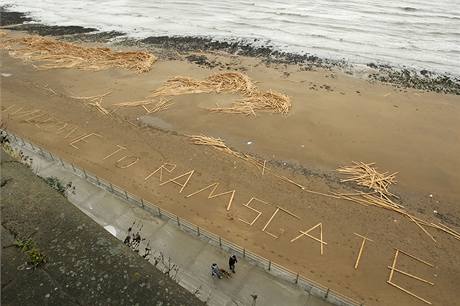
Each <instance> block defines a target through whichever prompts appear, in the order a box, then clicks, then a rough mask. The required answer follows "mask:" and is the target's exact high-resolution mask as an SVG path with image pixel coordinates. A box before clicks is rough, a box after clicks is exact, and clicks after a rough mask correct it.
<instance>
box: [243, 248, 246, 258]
mask: <svg viewBox="0 0 460 306" xmlns="http://www.w3.org/2000/svg"><path fill="white" fill-rule="evenodd" d="M243 257H246V249H243Z"/></svg>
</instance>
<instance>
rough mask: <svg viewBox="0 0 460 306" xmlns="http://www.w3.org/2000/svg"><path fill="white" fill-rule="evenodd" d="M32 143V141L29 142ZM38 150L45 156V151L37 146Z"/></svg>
mask: <svg viewBox="0 0 460 306" xmlns="http://www.w3.org/2000/svg"><path fill="white" fill-rule="evenodd" d="M30 145H32V143H31V144H30ZM38 149H39V150H40V152H41V153H42V156H43V157H45V152H43V150H42V148H38Z"/></svg>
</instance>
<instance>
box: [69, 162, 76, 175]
mask: <svg viewBox="0 0 460 306" xmlns="http://www.w3.org/2000/svg"><path fill="white" fill-rule="evenodd" d="M70 165H71V166H72V169H73V172H74V173H75V172H77V170H75V166H74V165H73V164H70Z"/></svg>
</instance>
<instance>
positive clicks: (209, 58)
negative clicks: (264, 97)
mask: <svg viewBox="0 0 460 306" xmlns="http://www.w3.org/2000/svg"><path fill="white" fill-rule="evenodd" d="M8 35H9V36H11V37H20V36H22V35H25V34H23V33H22V32H14V33H10V32H8ZM86 45H91V46H94V45H97V46H101V45H102V43H97V44H94V43H91V44H86ZM116 48H117V49H118V50H120V49H129V47H121V46H116ZM131 49H132V48H131ZM156 51H157V53H155V51H154V52H153V53H154V54H155V55H156V56H157V57H158V60H157V61H156V62H155V63H154V64H153V66H152V69H151V70H150V71H149V72H145V73H136V72H133V71H129V70H126V69H120V68H111V69H107V70H102V71H82V70H77V69H51V70H40V69H36V67H34V65H33V64H36V63H30V62H28V63H27V62H24V61H22V60H20V59H17V58H13V57H11V56H10V55H9V54H8V52H7V51H5V50H3V49H2V50H1V63H2V66H1V73H2V77H1V110H2V112H1V117H2V123H4V124H5V126H6V129H7V130H9V131H11V132H13V133H16V134H18V135H20V136H22V137H25V138H27V139H29V140H31V141H32V142H34V143H37V144H39V145H41V146H43V147H45V148H46V149H47V150H49V151H51V152H53V153H55V154H56V155H58V156H61V157H62V158H64V159H66V160H68V161H71V162H73V163H74V164H76V165H79V166H81V167H83V168H86V169H88V170H90V171H92V172H93V173H95V174H97V175H98V176H100V177H101V178H104V179H106V180H109V181H111V182H114V183H115V184H117V185H119V186H121V187H123V188H125V189H127V190H129V191H130V192H131V193H133V194H136V195H138V196H141V197H143V198H145V199H148V200H149V201H151V202H153V203H156V204H157V205H159V206H161V207H163V208H164V209H167V210H169V211H171V212H173V213H175V214H177V215H179V216H181V217H182V218H185V219H187V220H189V221H190V222H193V223H194V224H197V225H199V226H201V227H203V228H206V229H207V230H209V231H211V232H214V233H216V234H219V235H222V236H223V237H225V238H226V239H228V240H230V241H232V242H234V243H236V244H238V245H241V246H243V247H245V248H247V249H250V250H252V251H254V252H256V253H258V254H260V255H261V256H264V257H266V258H268V259H270V260H272V261H273V262H275V263H278V264H280V265H282V266H284V267H286V268H288V269H290V270H292V271H296V272H299V273H301V274H302V275H305V276H306V277H308V278H310V279H312V280H314V281H316V282H319V283H321V284H324V285H325V286H327V287H330V288H333V289H334V290H336V291H338V292H340V293H342V294H344V295H346V296H349V297H351V298H353V299H356V300H357V301H360V302H362V303H364V304H365V305H382V306H383V305H423V304H424V302H423V301H421V300H420V299H417V298H415V297H413V296H411V295H409V294H407V293H405V292H403V291H401V290H399V289H398V288H395V287H394V286H391V285H390V284H388V283H387V280H388V277H389V273H390V270H389V269H388V266H391V265H392V263H393V259H394V255H395V249H400V250H403V251H404V252H407V253H408V254H411V255H413V256H416V257H417V258H420V259H423V260H424V261H426V262H428V263H430V264H432V265H433V266H429V265H426V264H423V263H421V262H419V261H416V260H414V259H413V258H412V257H409V256H404V255H400V257H399V261H398V263H397V266H398V269H401V270H404V271H407V272H408V273H410V274H412V275H416V276H418V277H420V278H423V279H425V280H429V281H430V282H432V283H434V285H431V284H427V283H424V282H421V281H419V280H415V279H413V278H408V277H407V276H404V275H401V274H400V273H398V274H395V276H394V278H393V282H395V283H397V284H398V285H399V286H402V287H404V288H405V289H407V290H410V291H411V292H414V293H416V294H417V295H418V296H420V297H422V298H424V299H426V300H428V301H430V302H431V303H432V304H433V305H454V304H455V303H456V300H457V299H458V293H457V289H458V288H457V287H458V284H459V283H460V257H459V256H458V254H460V240H457V239H455V237H453V236H451V235H448V234H446V233H445V232H441V231H438V230H436V229H434V228H430V227H425V228H426V230H427V231H428V232H429V233H430V234H431V235H432V236H433V238H434V239H435V240H436V242H435V241H433V240H432V239H430V237H429V236H428V235H427V234H426V233H425V232H424V231H423V230H422V229H420V228H419V227H418V226H417V225H416V224H415V223H414V222H411V221H410V220H409V219H408V218H406V217H404V216H402V215H400V214H398V213H395V212H393V211H389V210H385V209H382V208H379V207H373V206H366V205H359V204H357V203H354V202H351V201H347V200H345V199H342V198H334V197H333V196H331V195H333V194H334V193H342V194H347V193H348V194H353V193H355V192H357V190H358V191H362V189H359V188H358V187H356V186H355V185H354V184H353V183H352V182H341V179H343V177H342V176H341V175H339V174H338V173H337V172H336V171H335V169H337V168H338V167H340V166H344V165H349V164H351V163H352V161H362V162H365V163H371V162H375V163H376V167H377V168H378V169H379V170H382V171H388V172H390V173H394V172H398V174H397V184H396V185H394V186H393V185H392V186H391V191H392V193H394V194H395V195H397V196H398V198H399V200H397V201H398V203H399V204H401V205H403V206H404V207H405V209H406V210H407V211H408V212H410V213H411V214H412V215H414V216H416V217H418V218H420V219H423V220H426V221H428V222H433V223H435V224H438V223H439V222H442V223H443V224H446V225H448V226H449V227H451V228H452V229H454V230H456V231H460V206H459V203H460V187H459V186H460V158H459V156H460V120H459V118H460V103H459V102H460V98H459V96H458V95H453V94H444V93H436V92H433V91H422V90H419V89H411V88H400V87H396V86H394V85H391V84H384V83H381V82H377V81H369V80H368V79H365V78H359V77H355V76H351V75H348V74H346V73H343V72H341V71H339V70H338V69H333V68H331V69H325V68H320V67H316V68H312V69H303V68H302V66H301V65H297V64H288V63H276V62H272V63H267V61H264V60H263V59H261V58H258V57H247V56H239V55H232V54H228V53H225V52H222V51H201V52H199V51H180V50H179V51H175V52H172V51H171V50H170V49H168V50H156ZM171 54H173V56H172V55H171ZM369 69H370V70H369V72H366V73H367V74H371V73H377V72H378V71H377V70H376V71H372V69H371V68H369ZM228 71H237V72H241V73H244V74H246V75H247V76H249V78H250V79H251V80H253V81H254V82H255V84H256V85H257V87H258V88H260V89H261V90H274V91H277V92H281V93H283V94H285V95H287V96H289V97H290V100H291V103H292V108H291V110H290V111H289V113H288V114H286V115H283V114H277V113H271V112H264V111H257V112H256V116H246V115H243V114H227V113H214V112H210V111H209V110H208V108H211V107H215V106H216V105H218V106H229V105H231V104H232V102H233V101H235V100H236V99H238V98H239V96H238V95H237V94H236V93H198V94H186V95H178V96H171V97H168V100H169V101H170V103H171V105H170V106H169V107H168V108H167V109H166V110H162V111H159V112H156V113H148V110H145V109H143V108H142V107H117V106H116V105H115V104H118V103H121V102H130V101H139V100H143V99H145V97H147V96H149V95H150V94H152V92H153V91H154V90H155V89H157V88H159V87H160V86H161V85H162V84H164V82H165V81H167V80H168V79H170V78H172V77H175V76H187V77H191V78H193V79H197V80H203V79H205V78H206V77H208V76H209V75H211V74H214V73H220V72H228ZM105 93H108V94H107V95H105V96H104V97H103V99H102V100H101V105H102V106H103V107H104V109H106V110H109V111H110V115H104V114H103V113H101V112H100V111H98V110H97V109H96V108H95V107H92V106H91V105H89V104H88V103H87V100H84V99H81V97H89V96H95V95H102V94H105ZM78 97H80V99H78ZM32 111H37V112H36V113H35V114H41V115H42V116H41V117H35V118H32V117H33V116H32V115H33V114H34V113H30V112H32ZM27 112H29V113H27ZM92 133H93V134H92ZM83 135H89V136H88V137H87V138H85V139H84V140H82V141H77V142H72V141H74V140H77V139H78V136H83ZM188 135H206V136H210V137H215V138H221V139H222V140H223V141H225V143H226V145H227V146H228V147H229V148H231V149H232V150H233V151H235V152H240V153H244V154H249V155H251V156H254V157H256V158H257V159H258V160H261V161H264V162H265V165H266V168H267V171H265V169H261V168H260V167H256V166H254V164H251V163H250V162H247V161H245V160H242V159H240V158H236V157H235V156H232V155H229V154H225V153H224V152H221V151H218V150H215V149H213V148H210V147H206V146H197V145H194V144H193V143H191V141H190V138H189V137H188ZM123 156H125V157H124V158H122V157H123ZM165 164H166V166H164V168H161V173H162V177H161V180H160V177H159V173H160V172H158V171H157V172H156V173H155V174H153V175H151V176H150V177H149V175H150V174H152V173H153V172H155V170H158V169H160V167H161V166H162V165H165ZM172 165H174V166H172ZM268 169H269V170H268ZM268 171H270V172H274V173H276V174H277V175H278V177H277V176H274V175H270V174H269V173H268ZM279 176H283V177H286V178H289V180H292V181H293V182H296V183H297V185H296V184H293V183H290V182H288V181H286V180H280V179H279ZM147 177H148V178H147ZM171 180H174V181H171ZM214 183H219V185H218V187H217V189H216V192H215V193H216V194H217V193H223V192H226V191H234V192H233V193H227V194H224V195H222V196H216V197H212V196H208V195H209V193H210V192H211V188H212V187H210V188H208V189H207V190H203V191H202V192H200V193H196V192H197V191H199V190H201V189H203V188H205V187H208V186H210V185H211V184H214ZM299 185H301V186H303V187H305V188H299ZM306 190H309V191H314V192H317V193H312V192H307V191H306ZM231 194H233V195H231ZM252 198H254V199H253V200H252V201H250V200H251V199H252ZM248 203H249V205H250V206H251V207H252V208H254V209H256V210H257V211H259V212H261V214H260V215H259V217H258V218H257V220H256V221H255V222H254V223H253V224H252V225H250V224H248V223H251V222H250V221H251V220H253V219H254V218H255V217H256V216H257V213H256V212H255V211H254V210H251V209H248V206H247V205H248ZM245 205H246V206H245ZM278 208H281V210H280V212H279V213H277V214H276V217H273V216H274V212H275V211H276V210H277V209H278ZM272 217H273V218H272ZM271 218H272V219H271ZM242 220H243V221H242ZM244 221H246V222H244ZM320 223H321V227H322V236H323V237H322V239H321V240H322V241H323V242H324V243H320V242H318V239H320V235H319V231H318V230H319V227H316V228H314V229H313V230H312V231H311V232H310V235H311V236H313V237H315V238H316V240H315V239H313V238H311V237H308V236H306V235H304V236H302V237H300V238H298V239H297V240H294V241H292V240H293V239H294V238H296V237H298V236H299V234H300V233H301V232H300V231H304V232H305V231H308V230H309V229H311V228H313V227H314V226H316V225H318V224H320ZM267 224H268V225H267ZM263 229H264V230H263ZM356 234H360V235H362V236H365V237H368V238H369V239H371V240H372V241H371V242H367V244H366V247H365V249H364V250H363V253H362V257H361V259H360V263H359V267H358V268H357V269H355V268H354V265H355V261H356V258H357V256H358V252H359V249H360V245H361V242H362V239H361V238H360V236H357V235H356ZM321 244H322V245H323V246H322V247H323V248H324V250H323V254H321V247H320V245H321ZM184 251H186V250H184Z"/></svg>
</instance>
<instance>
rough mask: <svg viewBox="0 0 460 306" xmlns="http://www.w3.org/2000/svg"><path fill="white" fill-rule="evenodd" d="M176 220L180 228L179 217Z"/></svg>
mask: <svg viewBox="0 0 460 306" xmlns="http://www.w3.org/2000/svg"><path fill="white" fill-rule="evenodd" d="M176 220H177V225H178V226H179V227H180V221H179V216H176Z"/></svg>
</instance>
